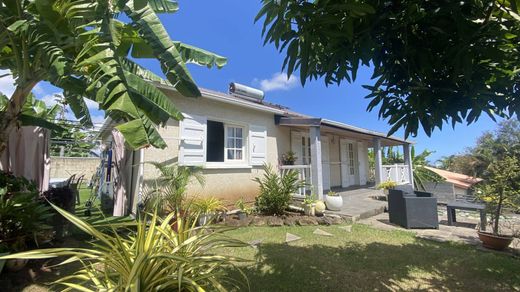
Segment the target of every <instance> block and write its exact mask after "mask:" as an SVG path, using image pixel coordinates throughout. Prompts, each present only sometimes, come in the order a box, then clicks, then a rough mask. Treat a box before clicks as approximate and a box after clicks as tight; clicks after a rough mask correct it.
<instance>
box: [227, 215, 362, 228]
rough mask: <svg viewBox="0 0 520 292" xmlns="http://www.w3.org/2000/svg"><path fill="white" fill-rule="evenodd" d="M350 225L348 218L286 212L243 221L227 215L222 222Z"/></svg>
mask: <svg viewBox="0 0 520 292" xmlns="http://www.w3.org/2000/svg"><path fill="white" fill-rule="evenodd" d="M344 223H352V218H351V217H349V216H338V215H331V214H325V215H323V216H306V215H302V214H300V213H296V212H286V213H285V214H283V215H281V216H266V215H260V214H253V215H249V216H248V217H246V218H245V219H243V220H240V219H239V218H238V215H237V214H229V215H227V216H226V217H225V218H224V220H223V221H222V222H220V223H219V224H224V225H226V226H233V227H243V226H273V227H276V226H295V225H298V226H308V225H338V224H344Z"/></svg>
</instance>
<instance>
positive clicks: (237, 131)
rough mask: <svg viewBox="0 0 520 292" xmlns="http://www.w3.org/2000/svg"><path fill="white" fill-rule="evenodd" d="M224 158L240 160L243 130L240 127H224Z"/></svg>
mask: <svg viewBox="0 0 520 292" xmlns="http://www.w3.org/2000/svg"><path fill="white" fill-rule="evenodd" d="M226 133H227V135H226V159H227V160H242V159H243V157H244V155H243V152H244V149H243V147H244V130H243V128H241V127H236V126H227V127H226Z"/></svg>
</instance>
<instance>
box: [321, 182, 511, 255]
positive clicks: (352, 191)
mask: <svg viewBox="0 0 520 292" xmlns="http://www.w3.org/2000/svg"><path fill="white" fill-rule="evenodd" d="M335 191H336V192H338V193H339V194H340V195H341V196H342V197H343V207H342V209H341V210H340V211H326V212H325V213H327V214H336V215H340V216H342V217H345V216H347V217H351V218H352V220H353V221H354V222H359V223H363V224H368V225H371V226H373V227H375V228H378V229H383V230H396V229H400V230H406V231H410V232H414V233H415V234H416V235H417V237H420V238H425V239H430V240H435V241H441V242H444V241H453V242H462V243H466V244H471V245H475V246H478V247H479V248H482V249H484V248H483V247H482V245H481V242H480V240H479V239H478V235H477V232H476V227H477V224H478V222H479V220H480V217H479V214H478V213H477V212H473V211H457V220H458V222H455V225H454V226H449V225H448V221H447V220H448V217H447V211H446V206H444V205H439V206H438V208H437V210H438V215H439V229H438V230H437V229H405V228H402V227H400V226H398V225H394V224H392V223H390V221H389V220H388V213H385V212H384V211H385V208H386V206H387V203H386V202H385V201H380V200H376V199H375V197H378V196H382V195H383V192H382V191H381V190H376V189H375V188H374V187H354V188H348V189H337V190H335ZM488 219H489V218H488ZM502 222H503V225H507V226H506V228H507V229H512V230H516V231H517V232H518V231H520V215H514V216H508V218H505V219H503V220H502ZM511 251H513V252H514V253H516V254H520V239H518V238H515V239H514V240H513V243H512V244H511Z"/></svg>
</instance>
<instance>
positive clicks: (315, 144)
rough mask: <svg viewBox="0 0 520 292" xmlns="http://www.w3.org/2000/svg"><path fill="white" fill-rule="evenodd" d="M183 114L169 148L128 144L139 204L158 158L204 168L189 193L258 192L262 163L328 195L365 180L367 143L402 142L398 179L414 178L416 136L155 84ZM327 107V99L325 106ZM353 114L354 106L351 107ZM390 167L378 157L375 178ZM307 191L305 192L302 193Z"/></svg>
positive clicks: (106, 128)
mask: <svg viewBox="0 0 520 292" xmlns="http://www.w3.org/2000/svg"><path fill="white" fill-rule="evenodd" d="M157 87H158V88H160V89H161V90H163V91H164V92H165V93H166V94H167V95H169V96H170V97H171V98H172V100H173V102H174V104H175V106H176V107H177V108H178V109H179V110H180V111H181V112H182V113H183V115H184V117H185V118H184V120H182V121H175V120H170V121H169V122H168V123H167V125H166V127H164V128H160V129H159V133H160V134H161V136H162V137H163V139H164V140H165V141H166V143H167V145H168V147H167V148H165V149H155V148H152V147H150V148H147V149H142V150H138V151H130V150H128V149H127V150H126V151H127V152H129V153H128V155H127V158H128V159H130V160H131V161H132V163H128V164H127V168H128V171H127V172H126V173H127V177H128V181H127V182H128V185H129V186H128V192H129V194H131V196H130V197H133V198H136V199H131V200H130V201H132V202H133V203H132V204H130V205H131V209H132V210H134V209H135V204H136V201H139V198H140V192H141V190H142V184H143V182H144V184H146V183H147V182H150V181H152V180H153V179H154V178H155V177H156V176H157V172H156V170H155V169H154V167H153V166H152V165H149V164H146V163H143V162H147V161H156V162H163V163H175V162H178V163H179V164H180V165H190V166H200V167H202V168H203V173H204V175H205V178H206V183H205V186H204V187H199V186H197V185H195V184H193V185H192V186H190V189H189V192H190V195H200V196H215V197H219V198H222V199H226V200H236V199H238V198H241V197H244V198H245V199H247V200H252V199H254V197H255V196H256V195H257V194H258V185H257V183H256V182H254V181H253V178H255V177H258V176H261V175H262V174H263V170H262V165H263V164H266V163H267V164H271V165H273V167H279V168H280V170H281V171H284V169H295V170H297V171H299V172H300V175H301V177H302V178H305V179H306V180H307V182H308V183H310V184H311V185H312V186H311V187H312V191H313V192H314V193H315V194H316V195H317V196H318V197H319V198H322V197H323V194H324V193H326V192H327V191H328V190H330V189H331V188H336V187H338V188H346V187H351V186H362V185H366V184H367V178H368V173H369V169H368V168H369V163H368V149H369V148H374V149H376V153H379V154H380V153H381V151H377V150H380V149H381V147H384V146H399V145H401V146H403V150H404V153H405V158H406V163H405V164H404V165H402V166H401V168H400V169H399V171H398V174H396V175H398V177H399V178H398V183H400V184H405V183H413V182H412V172H411V163H410V142H408V141H406V140H403V139H400V138H396V137H387V135H386V134H384V133H380V132H375V131H371V130H367V129H362V128H358V127H354V126H350V125H347V124H343V123H339V122H335V121H331V120H328V119H322V118H315V117H310V116H306V115H302V114H298V113H295V112H292V111H290V110H288V109H287V108H285V107H282V106H279V105H273V104H270V103H267V102H263V101H261V100H258V99H254V98H248V97H243V96H236V95H230V94H226V93H221V92H215V91H211V90H206V89H201V92H202V97H200V98H186V97H183V96H181V95H180V94H179V93H178V92H177V91H176V90H175V89H173V88H172V87H169V86H166V85H161V84H157ZM324 106H326V105H324ZM345 114H348V108H346V109H345ZM114 125H115V123H114V122H113V121H111V120H107V121H106V122H105V124H104V125H103V127H102V130H101V134H100V135H101V137H102V138H103V139H104V140H105V141H110V140H111V136H110V133H111V130H112V129H113V127H114ZM288 151H293V152H295V153H296V156H297V161H296V162H295V165H291V166H280V161H281V156H282V154H284V153H287V152H288ZM383 169H384V166H383V165H382V164H381V155H376V169H375V173H376V176H375V179H376V182H375V183H379V182H381V181H383V174H384V170H383ZM307 191H308V190H307ZM303 195H304V194H303V191H302V192H300V194H299V196H303Z"/></svg>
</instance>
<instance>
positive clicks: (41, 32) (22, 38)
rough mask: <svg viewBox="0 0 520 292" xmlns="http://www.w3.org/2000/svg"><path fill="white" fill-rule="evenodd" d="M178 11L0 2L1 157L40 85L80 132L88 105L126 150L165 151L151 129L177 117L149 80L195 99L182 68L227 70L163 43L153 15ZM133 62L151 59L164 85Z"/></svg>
mask: <svg viewBox="0 0 520 292" xmlns="http://www.w3.org/2000/svg"><path fill="white" fill-rule="evenodd" d="M177 10H178V5H177V2H175V1H170V0H149V1H146V0H117V1H108V0H101V1H94V0H62V1H55V0H32V1H28V0H2V1H0V69H7V70H10V72H11V73H12V74H13V77H14V79H15V82H16V89H15V91H14V93H13V94H12V96H11V97H10V98H9V104H8V105H7V106H6V108H5V110H4V111H2V112H1V113H0V114H1V116H0V151H1V150H3V148H4V147H5V142H6V139H7V133H9V132H10V131H11V130H12V129H13V128H14V127H16V126H17V124H18V123H19V122H20V119H19V117H20V112H21V111H22V105H23V104H24V102H25V100H26V98H27V96H28V95H29V93H30V92H31V90H32V88H33V87H34V86H35V85H36V84H38V82H41V81H48V82H50V83H52V84H53V85H55V86H57V87H60V88H62V89H63V93H64V96H65V100H66V103H67V104H68V105H69V106H70V107H71V109H72V111H73V113H74V114H75V116H76V117H77V118H78V119H80V120H81V122H82V123H83V124H84V125H87V126H88V125H92V121H91V118H90V114H89V111H88V108H87V105H86V103H85V101H84V99H83V97H86V98H88V99H90V100H93V101H95V102H97V103H98V104H99V109H101V110H103V111H105V113H106V115H107V116H110V117H111V118H112V119H113V120H115V121H117V122H118V126H117V128H118V129H119V130H120V131H121V133H122V134H123V135H124V137H125V139H126V141H127V142H128V144H129V145H130V146H131V147H133V148H141V147H147V146H150V145H151V146H155V147H160V148H164V147H165V146H166V144H165V142H164V140H163V139H162V138H161V137H160V135H159V133H158V132H157V126H160V125H164V124H165V123H166V122H167V120H168V119H170V118H173V119H177V120H179V119H182V115H181V113H180V112H179V111H178V110H177V108H176V107H175V105H174V104H173V103H172V101H171V100H170V99H169V98H168V97H167V96H166V95H165V94H164V93H163V92H162V91H160V90H158V89H157V88H156V87H155V86H154V85H153V84H152V83H151V82H149V81H148V80H151V81H155V82H161V83H167V84H171V85H172V86H174V87H175V88H176V89H177V90H178V91H179V92H180V93H181V94H182V95H184V96H188V97H197V96H200V91H199V90H198V88H197V86H196V84H195V82H194V80H193V78H192V77H191V75H190V73H189V71H188V69H187V68H186V63H195V64H198V65H203V66H207V67H209V68H210V67H213V66H216V67H219V68H220V67H222V66H223V65H225V64H226V58H224V57H221V56H218V55H215V54H213V53H211V52H208V51H205V50H202V49H199V48H195V47H192V46H189V45H186V44H183V43H181V42H177V41H173V40H172V39H171V38H170V37H169V35H168V33H167V32H166V30H165V28H164V26H163V24H162V23H161V21H160V19H159V17H158V15H157V14H158V13H174V12H175V11H177ZM121 15H125V16H126V17H121ZM130 57H131V58H130ZM132 58H133V59H135V58H154V59H157V60H158V61H159V62H160V64H161V69H162V72H163V74H164V75H165V76H166V80H163V78H161V77H160V76H157V75H156V74H154V73H152V72H151V71H149V70H147V69H146V68H144V67H142V66H140V65H138V64H137V63H135V62H134V61H133V59H132ZM0 77H2V76H0Z"/></svg>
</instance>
